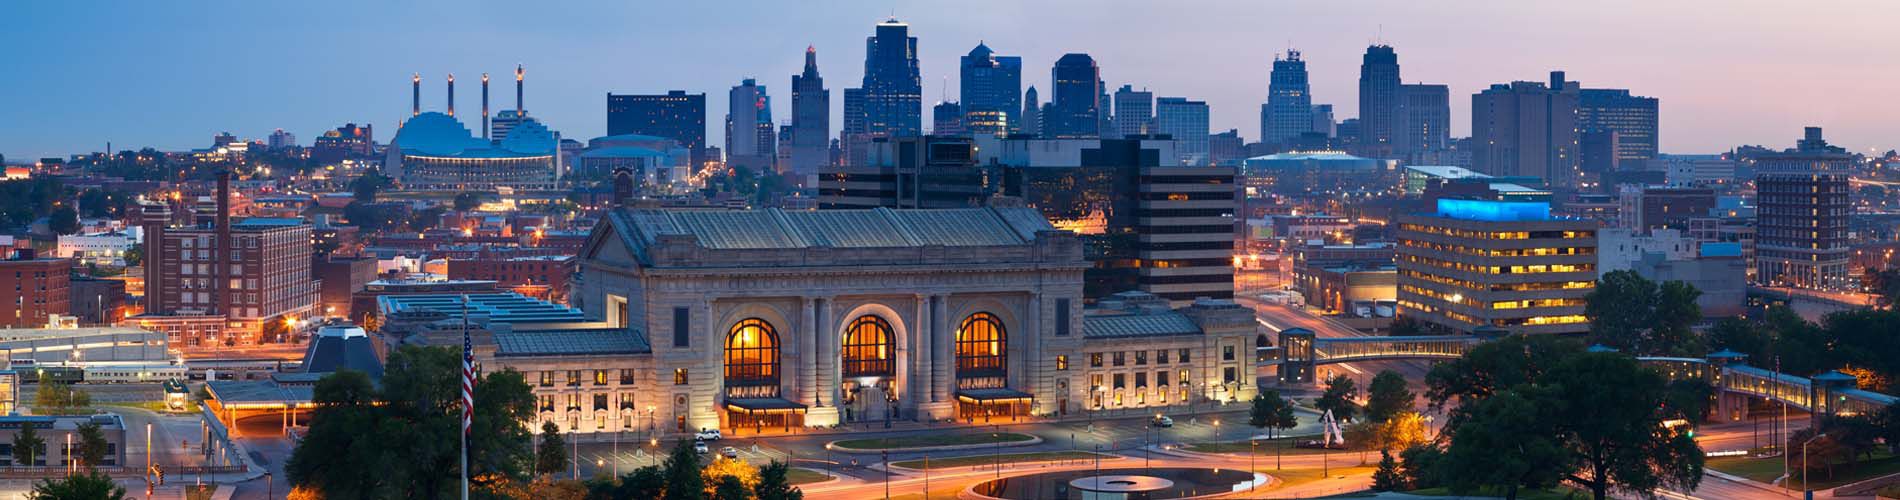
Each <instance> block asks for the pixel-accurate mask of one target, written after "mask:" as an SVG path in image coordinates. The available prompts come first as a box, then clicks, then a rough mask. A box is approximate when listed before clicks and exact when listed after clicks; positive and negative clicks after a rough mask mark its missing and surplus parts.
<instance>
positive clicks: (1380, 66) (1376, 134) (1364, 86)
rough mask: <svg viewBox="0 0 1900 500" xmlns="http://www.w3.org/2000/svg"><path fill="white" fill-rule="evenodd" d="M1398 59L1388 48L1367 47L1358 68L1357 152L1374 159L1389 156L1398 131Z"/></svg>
mask: <svg viewBox="0 0 1900 500" xmlns="http://www.w3.org/2000/svg"><path fill="white" fill-rule="evenodd" d="M1399 92H1400V84H1399V55H1398V53H1397V52H1393V51H1392V47H1391V46H1389V45H1373V46H1370V47H1366V55H1365V57H1364V58H1363V59H1362V62H1361V63H1360V64H1359V149H1360V150H1361V151H1364V152H1365V153H1366V154H1368V155H1370V156H1374V157H1380V158H1388V157H1391V156H1392V151H1393V148H1392V141H1393V138H1392V137H1393V135H1395V134H1397V133H1398V132H1397V131H1398V127H1399V106H1400V100H1401V97H1400V94H1399Z"/></svg>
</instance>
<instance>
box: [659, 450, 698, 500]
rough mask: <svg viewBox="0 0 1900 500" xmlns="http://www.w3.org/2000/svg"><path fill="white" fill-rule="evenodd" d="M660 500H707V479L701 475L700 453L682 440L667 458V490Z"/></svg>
mask: <svg viewBox="0 0 1900 500" xmlns="http://www.w3.org/2000/svg"><path fill="white" fill-rule="evenodd" d="M660 500H706V479H705V478H704V477H702V476H700V473H699V453H698V452H695V451H693V445H692V444H691V443H688V442H686V441H685V440H681V441H680V442H679V444H676V445H674V446H673V454H672V455H668V456H667V457H666V490H665V494H664V495H663V496H661V497H660Z"/></svg>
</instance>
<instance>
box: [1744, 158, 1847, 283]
mask: <svg viewBox="0 0 1900 500" xmlns="http://www.w3.org/2000/svg"><path fill="white" fill-rule="evenodd" d="M1796 144H1797V145H1796V146H1795V147H1794V148H1793V149H1789V150H1787V151H1784V152H1781V153H1768V154H1763V155H1760V156H1757V157H1756V160H1755V168H1756V172H1757V173H1756V175H1755V200H1756V204H1757V206H1756V210H1755V214H1756V215H1755V232H1756V240H1755V267H1756V270H1755V279H1756V280H1757V281H1759V282H1760V283H1762V284H1766V285H1770V286H1789V287H1795V288H1807V289H1816V290H1852V289H1854V287H1856V286H1857V285H1858V283H1857V282H1855V281H1853V280H1852V279H1850V278H1849V277H1848V272H1847V266H1848V261H1849V252H1848V239H1847V228H1848V218H1849V217H1851V216H1853V213H1854V206H1853V201H1852V198H1851V196H1850V194H1849V192H1848V174H1849V173H1850V172H1851V170H1852V166H1853V161H1854V159H1853V156H1852V155H1849V154H1847V151H1846V150H1844V149H1842V148H1840V147H1836V146H1832V145H1829V144H1828V143H1827V141H1826V140H1825V139H1822V137H1821V128H1820V127H1808V128H1807V131H1806V134H1805V138H1804V139H1802V140H1801V141H1800V142H1798V143H1796Z"/></svg>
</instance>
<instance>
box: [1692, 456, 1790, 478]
mask: <svg viewBox="0 0 1900 500" xmlns="http://www.w3.org/2000/svg"><path fill="white" fill-rule="evenodd" d="M1702 466H1703V467H1705V468H1709V469H1715V470H1718V471H1722V472H1725V473H1729V474H1734V475H1737V476H1742V477H1745V478H1748V479H1749V480H1751V481H1759V482H1762V483H1773V482H1774V480H1775V478H1777V477H1781V457H1771V458H1748V457H1715V458H1710V459H1708V460H1707V461H1705V462H1703V464H1702Z"/></svg>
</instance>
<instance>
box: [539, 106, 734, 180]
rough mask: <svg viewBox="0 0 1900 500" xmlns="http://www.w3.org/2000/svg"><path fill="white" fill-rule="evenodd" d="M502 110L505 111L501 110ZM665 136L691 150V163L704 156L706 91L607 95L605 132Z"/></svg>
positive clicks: (695, 163)
mask: <svg viewBox="0 0 1900 500" xmlns="http://www.w3.org/2000/svg"><path fill="white" fill-rule="evenodd" d="M504 112H505V111H504ZM626 134H640V135H650V136H654V137H665V138H668V139H672V140H674V141H677V142H679V144H680V146H681V147H684V148H686V150H687V151H691V152H692V155H693V166H694V168H698V167H699V164H700V163H701V162H703V161H705V160H707V159H708V158H705V156H704V155H705V149H706V147H707V146H709V144H706V94H703V93H700V94H688V93H686V91H684V90H669V91H667V92H666V93H665V94H644V95H643V94H620V95H616V94H612V93H609V94H607V135H610V136H612V135H626Z"/></svg>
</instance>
